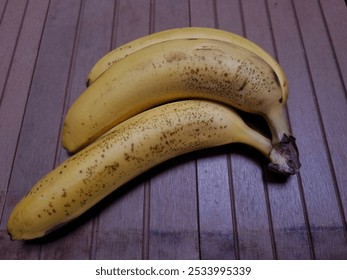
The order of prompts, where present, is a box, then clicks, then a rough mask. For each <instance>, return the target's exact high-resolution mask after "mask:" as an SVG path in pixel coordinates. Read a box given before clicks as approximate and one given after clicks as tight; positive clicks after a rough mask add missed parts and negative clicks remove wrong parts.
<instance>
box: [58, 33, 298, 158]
mask: <svg viewBox="0 0 347 280" xmlns="http://www.w3.org/2000/svg"><path fill="white" fill-rule="evenodd" d="M192 98H200V99H209V100H215V101H219V102H222V103H225V104H227V105H229V106H232V107H235V108H237V109H240V110H243V111H246V112H249V113H255V114H260V115H262V116H264V117H265V119H266V120H267V122H268V124H269V127H270V129H271V133H272V141H273V144H279V143H280V142H281V141H282V139H283V137H284V136H288V137H289V138H290V139H291V140H293V141H294V138H293V137H291V133H290V129H289V127H288V122H287V119H286V116H285V114H284V106H285V103H286V100H287V92H286V91H283V90H282V87H281V83H280V81H279V78H278V76H277V75H276V73H275V72H274V69H273V68H272V67H271V66H270V65H269V64H268V63H266V61H265V60H263V59H262V58H261V57H259V56H257V55H255V54H254V53H252V52H250V51H248V50H247V49H245V48H241V47H239V46H237V45H234V44H231V43H226V42H222V41H218V40H210V39H194V40H190V39H182V40H171V41H165V42H162V43H159V44H155V45H151V46H149V47H146V48H143V49H141V50H139V51H137V52H135V53H133V54H131V55H129V56H127V57H125V58H123V59H122V60H120V61H118V63H117V64H115V65H113V66H111V67H110V68H109V69H108V70H107V71H106V72H105V73H104V74H103V75H101V76H100V77H99V78H98V79H97V80H96V81H95V82H94V83H93V84H92V85H91V86H90V87H88V88H87V89H86V90H85V91H84V92H83V93H82V94H81V95H80V96H79V97H78V99H77V100H76V101H75V102H74V104H73V105H72V106H71V108H70V109H69V110H68V112H67V115H66V118H65V121H64V127H63V134H62V142H63V146H64V147H65V148H66V149H67V150H68V151H69V152H71V153H74V152H76V151H78V150H80V149H81V148H83V147H85V146H87V145H88V144H89V143H91V142H93V141H94V140H95V139H97V138H98V137H99V136H101V135H102V134H104V133H105V132H106V131H108V130H109V129H110V128H111V127H113V126H114V125H116V124H118V123H120V122H122V121H124V120H126V119H128V118H129V117H131V116H133V115H136V114H138V113H140V112H142V111H144V110H147V109H149V108H151V107H153V106H157V105H160V104H164V103H167V102H172V101H175V100H180V99H192ZM295 157H297V155H293V158H295Z"/></svg>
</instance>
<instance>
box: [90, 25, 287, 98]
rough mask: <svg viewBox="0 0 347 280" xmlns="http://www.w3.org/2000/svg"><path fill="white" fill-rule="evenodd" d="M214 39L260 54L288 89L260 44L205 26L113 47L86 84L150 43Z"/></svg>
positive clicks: (283, 77)
mask: <svg viewBox="0 0 347 280" xmlns="http://www.w3.org/2000/svg"><path fill="white" fill-rule="evenodd" d="M192 38H195V39H214V40H220V41H225V42H229V43H233V44H235V45H237V46H239V47H242V48H245V49H247V50H249V51H251V52H253V53H254V54H255V55H257V56H260V57H261V58H262V59H263V60H265V61H266V62H267V63H268V64H269V65H270V66H271V67H272V69H274V71H275V73H276V75H277V77H278V79H279V83H280V85H281V87H282V91H283V92H287V91H288V87H287V82H286V78H285V75H284V73H283V70H282V68H281V66H280V65H279V64H278V63H277V61H276V60H275V59H274V58H273V57H272V56H271V55H270V54H268V53H267V52H266V51H265V50H263V49H262V48H261V47H260V46H258V45H257V44H255V43H253V42H252V41H250V40H248V39H246V38H244V37H242V36H239V35H237V34H235V33H232V32H228V31H224V30H221V29H214V28H205V27H184V28H174V29H168V30H164V31H161V32H157V33H153V34H151V35H147V36H144V37H141V38H139V39H136V40H133V41H131V42H129V43H127V44H124V45H122V46H120V47H118V48H115V49H113V50H112V51H110V52H109V53H107V54H106V55H104V56H103V57H102V58H101V59H100V60H99V61H97V62H96V64H95V65H94V66H93V68H92V69H91V71H90V73H89V75H88V78H87V83H86V84H87V86H89V85H91V84H92V83H93V82H94V81H95V80H96V79H97V78H98V77H99V76H100V75H102V74H103V73H104V72H105V71H106V70H107V69H108V68H109V67H111V66H112V65H113V64H115V63H116V62H117V61H119V60H121V59H123V58H124V57H126V56H128V55H130V54H132V53H134V52H136V51H138V50H140V49H143V48H145V47H148V46H150V45H154V44H157V43H161V42H164V41H168V40H177V39H192Z"/></svg>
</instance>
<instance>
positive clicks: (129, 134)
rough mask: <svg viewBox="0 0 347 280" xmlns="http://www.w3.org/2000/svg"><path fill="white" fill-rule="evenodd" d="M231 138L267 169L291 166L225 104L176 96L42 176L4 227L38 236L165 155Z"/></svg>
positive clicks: (14, 234) (16, 234) (17, 235)
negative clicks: (261, 157) (260, 158)
mask: <svg viewBox="0 0 347 280" xmlns="http://www.w3.org/2000/svg"><path fill="white" fill-rule="evenodd" d="M235 142H238V143H244V144H247V145H250V146H252V147H254V148H255V149H257V150H259V151H260V152H261V153H262V154H263V155H264V156H265V157H266V158H267V159H268V160H269V164H270V165H271V166H270V167H271V169H272V170H276V171H277V172H280V173H284V174H292V173H295V172H296V170H295V166H294V167H293V166H290V165H288V159H287V158H285V156H286V155H285V154H284V155H282V154H281V151H278V150H276V149H274V148H273V146H272V144H271V142H270V140H269V139H267V138H265V137H264V136H262V135H261V134H259V133H258V132H256V131H254V130H252V129H251V128H249V127H248V126H247V125H246V124H245V123H244V122H243V121H242V119H241V118H240V117H239V116H238V114H236V113H235V112H234V111H233V110H232V109H231V108H230V107H227V106H224V105H222V104H218V103H215V102H211V101H206V100H185V101H177V102H173V103H168V104H166V105H162V106H158V107H156V108H153V109H150V110H147V111H145V112H143V113H141V114H139V115H136V116H134V117H133V118H130V119H128V120H127V121H125V122H123V123H121V124H120V125H118V126H116V127H114V128H113V129H112V130H110V131H109V132H108V133H107V134H105V135H104V136H102V137H100V138H99V139H98V140H97V141H95V142H94V143H93V144H91V145H89V146H88V147H87V148H85V149H83V150H82V151H80V152H78V153H76V154H75V155H73V156H71V157H70V158H69V159H67V160H66V161H65V162H63V163H61V164H60V165H59V166H58V167H57V168H56V169H54V170H52V171H51V172H50V173H48V174H47V175H46V176H44V177H43V178H42V179H41V180H40V181H39V182H37V183H36V184H35V185H34V186H33V188H32V189H31V190H30V191H29V193H28V194H27V195H26V196H25V197H24V198H23V199H22V200H21V201H20V202H19V203H18V204H17V205H16V206H15V208H14V210H13V211H12V213H11V215H10V218H9V220H8V224H7V228H8V232H9V234H10V236H11V239H12V240H20V239H34V238H38V237H42V236H44V235H46V234H47V233H49V232H51V231H53V230H55V229H56V228H58V227H60V226H61V225H63V224H65V223H67V222H69V221H71V220H73V219H75V218H76V217H78V216H80V215H81V214H82V213H84V212H85V211H86V210H88V209H89V208H91V207H92V206H93V205H95V204H96V203H97V202H99V201H100V200H102V199H103V198H104V197H106V196H107V195H109V194H110V193H111V192H113V191H115V190H116V189H117V188H119V187H120V186H122V185H123V184H124V183H126V182H128V181H129V180H131V179H132V178H134V177H135V176H137V175H139V174H141V173H143V172H144V171H146V170H148V169H150V168H152V167H154V166H156V165H158V164H160V163H162V162H164V161H166V160H168V159H170V158H173V157H176V156H178V155H181V154H185V153H189V152H192V151H195V150H199V149H204V148H209V147H214V146H220V145H224V144H228V143H235Z"/></svg>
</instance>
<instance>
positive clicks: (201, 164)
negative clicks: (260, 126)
mask: <svg viewBox="0 0 347 280" xmlns="http://www.w3.org/2000/svg"><path fill="white" fill-rule="evenodd" d="M213 4H214V3H213V1H190V11H191V16H190V17H191V25H192V26H205V27H211V28H214V27H215V22H216V19H215V7H214V5H213ZM217 151H218V152H217ZM226 153H227V149H226V148H225V147H223V148H221V149H212V150H207V151H201V152H198V153H197V155H198V157H197V183H198V195H199V197H198V198H199V228H200V256H201V258H202V259H235V255H236V254H235V246H234V243H235V241H234V233H233V221H232V217H231V213H232V211H231V204H230V186H229V177H228V175H229V164H228V156H227V155H226Z"/></svg>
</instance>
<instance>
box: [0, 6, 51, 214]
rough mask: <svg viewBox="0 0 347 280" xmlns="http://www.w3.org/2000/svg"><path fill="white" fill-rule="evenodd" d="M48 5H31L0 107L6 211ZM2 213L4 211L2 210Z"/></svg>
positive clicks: (0, 180) (0, 183) (0, 201)
mask: <svg viewBox="0 0 347 280" xmlns="http://www.w3.org/2000/svg"><path fill="white" fill-rule="evenodd" d="M47 7H48V1H45V2H42V3H41V4H39V5H37V3H36V2H35V3H30V5H29V6H28V9H27V11H26V15H25V18H24V22H23V26H22V29H21V32H20V35H19V39H18V44H17V49H16V52H15V54H14V58H13V63H12V65H11V68H10V72H9V76H8V80H7V83H6V87H5V88H4V95H3V99H2V103H1V105H0V130H1V132H4V131H6V133H1V137H0V154H1V157H0V166H1V169H0V193H1V195H0V209H3V206H4V202H5V197H6V191H7V186H8V181H9V178H10V175H11V168H12V162H13V158H14V155H15V151H16V146H17V139H18V136H19V133H20V128H21V123H22V118H23V115H24V110H25V106H26V100H27V97H28V91H29V88H30V84H31V79H32V75H33V71H34V66H35V61H36V57H37V53H38V48H39V44H40V39H41V35H42V30H43V26H44V22H45V16H46V13H47ZM1 212H2V210H1Z"/></svg>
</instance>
